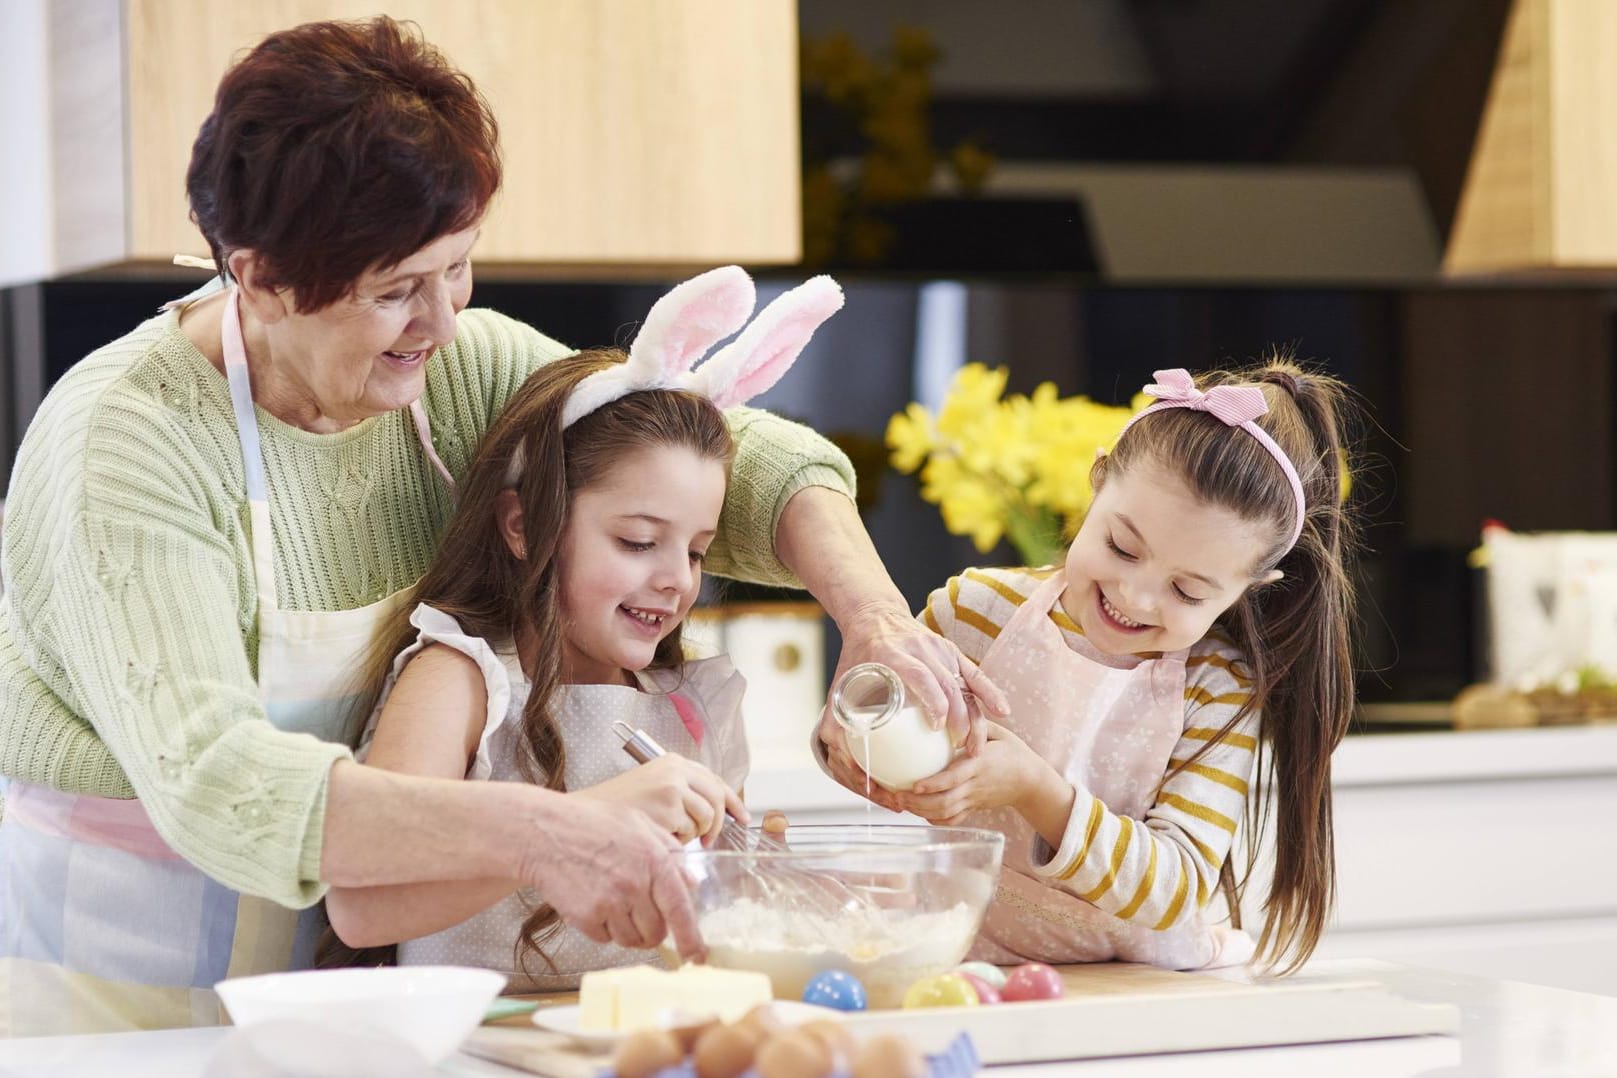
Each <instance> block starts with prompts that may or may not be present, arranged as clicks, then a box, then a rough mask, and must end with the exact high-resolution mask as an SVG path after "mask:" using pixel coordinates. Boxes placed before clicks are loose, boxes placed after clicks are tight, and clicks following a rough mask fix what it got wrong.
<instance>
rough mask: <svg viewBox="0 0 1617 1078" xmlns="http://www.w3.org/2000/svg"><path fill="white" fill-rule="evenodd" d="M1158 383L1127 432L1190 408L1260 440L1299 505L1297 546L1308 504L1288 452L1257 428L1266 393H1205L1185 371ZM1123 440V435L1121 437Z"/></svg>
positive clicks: (1221, 389) (1248, 389)
mask: <svg viewBox="0 0 1617 1078" xmlns="http://www.w3.org/2000/svg"><path fill="white" fill-rule="evenodd" d="M1156 379H1157V380H1156V382H1155V383H1153V384H1152V385H1148V386H1146V387H1145V389H1144V390H1142V392H1144V393H1145V394H1146V395H1147V396H1150V397H1155V398H1156V402H1155V403H1154V404H1152V405H1151V406H1150V407H1149V408H1146V409H1145V410H1144V411H1142V412H1140V413H1139V414H1137V415H1136V416H1134V418H1132V419H1130V420H1129V421H1128V423H1126V424H1125V425H1124V427H1123V431H1124V432H1127V431H1128V429H1129V427H1132V426H1134V424H1136V423H1138V422H1139V421H1140V420H1141V419H1142V418H1143V417H1145V416H1148V415H1150V414H1151V413H1152V412H1160V411H1162V410H1163V409H1165V408H1189V409H1190V410H1191V411H1193V412H1206V413H1208V414H1209V415H1211V416H1213V417H1214V418H1216V419H1218V420H1219V421H1220V422H1221V423H1224V424H1225V425H1226V426H1231V427H1240V428H1241V429H1242V430H1244V431H1246V432H1247V433H1248V434H1250V435H1252V437H1254V438H1256V439H1257V440H1258V444H1259V445H1261V446H1263V448H1264V449H1266V450H1268V453H1269V455H1270V456H1271V457H1273V458H1274V459H1275V463H1277V464H1279V465H1280V470H1281V471H1282V472H1284V473H1285V475H1286V482H1288V483H1290V484H1291V496H1292V497H1293V498H1294V499H1295V500H1296V502H1297V522H1296V523H1295V524H1294V525H1293V526H1292V529H1291V539H1290V540H1289V541H1287V543H1286V549H1287V550H1290V549H1291V548H1292V547H1294V546H1296V545H1297V537H1298V536H1300V535H1302V533H1303V515H1304V514H1305V513H1306V512H1307V506H1308V501H1307V499H1306V498H1304V497H1303V481H1302V479H1301V478H1299V477H1298V475H1297V469H1296V467H1295V466H1293V465H1292V463H1291V458H1290V457H1288V456H1286V451H1285V450H1284V449H1281V448H1280V445H1279V444H1278V443H1277V442H1276V441H1275V440H1274V439H1273V438H1271V437H1269V432H1268V431H1266V430H1264V429H1263V428H1262V427H1260V426H1258V424H1257V418H1258V416H1260V415H1263V414H1265V413H1266V412H1268V411H1269V402H1268V401H1267V400H1265V399H1264V396H1263V390H1261V389H1259V388H1258V387H1257V386H1255V385H1245V386H1214V387H1213V388H1212V389H1209V390H1208V391H1207V392H1205V393H1203V392H1202V391H1201V390H1199V389H1197V388H1196V382H1195V381H1194V380H1193V379H1192V378H1191V377H1190V372H1189V371H1187V370H1185V369H1184V368H1183V367H1176V368H1174V369H1173V370H1167V371H1157V372H1156ZM1118 437H1119V438H1122V434H1121V433H1120V434H1119V435H1118Z"/></svg>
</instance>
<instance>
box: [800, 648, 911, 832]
mask: <svg viewBox="0 0 1617 1078" xmlns="http://www.w3.org/2000/svg"><path fill="white" fill-rule="evenodd" d="M844 654H846V652H844ZM818 736H819V738H820V741H821V742H822V743H823V744H824V745H825V765H826V769H827V770H828V771H830V772H831V777H832V778H834V779H836V780H837V781H838V782H839V783H841V784H842V785H843V786H845V787H847V788H848V789H850V790H852V791H853V792H854V793H856V794H858V795H859V796H860V797H866V798H869V799H870V801H871V802H872V803H873V804H877V805H880V806H881V807H882V808H884V809H886V810H887V811H889V812H903V811H904V808H903V806H901V805H900V804H899V803H898V795H897V794H895V793H893V792H892V791H891V790H889V789H887V788H886V787H885V786H883V785H882V784H881V783H879V782H877V781H876V780H875V779H873V778H871V777H870V776H869V775H867V774H865V771H864V769H863V768H862V767H860V766H859V765H858V764H856V763H854V760H853V755H852V754H851V753H849V752H848V739H847V737H846V736H845V735H844V734H843V732H842V726H841V725H840V724H839V723H838V722H837V720H836V719H834V718H832V717H831V712H830V709H827V710H826V711H825V712H824V713H823V714H822V715H821V716H820V728H819V731H818Z"/></svg>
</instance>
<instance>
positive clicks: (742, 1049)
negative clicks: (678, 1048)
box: [695, 1023, 764, 1078]
mask: <svg viewBox="0 0 1617 1078" xmlns="http://www.w3.org/2000/svg"><path fill="white" fill-rule="evenodd" d="M763 1039H764V1035H763V1034H762V1033H760V1032H758V1031H757V1030H756V1029H754V1028H752V1027H751V1026H747V1025H742V1024H740V1023H737V1024H736V1025H733V1026H714V1027H713V1028H712V1029H709V1030H707V1031H706V1032H705V1033H703V1034H702V1035H701V1036H700V1037H699V1038H697V1041H696V1056H695V1062H696V1078H736V1076H737V1075H739V1074H741V1073H742V1072H743V1071H745V1070H746V1069H747V1068H748V1067H750V1066H752V1059H753V1056H755V1055H757V1054H758V1045H759V1044H761V1043H762V1042H763Z"/></svg>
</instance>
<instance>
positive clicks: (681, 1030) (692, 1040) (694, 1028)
mask: <svg viewBox="0 0 1617 1078" xmlns="http://www.w3.org/2000/svg"><path fill="white" fill-rule="evenodd" d="M718 1028H719V1020H718V1019H717V1018H709V1019H707V1020H706V1021H703V1022H694V1023H692V1024H691V1025H688V1026H675V1027H674V1028H673V1029H671V1030H669V1031H668V1032H670V1033H672V1034H673V1035H674V1039H675V1040H677V1041H678V1042H679V1046H680V1047H681V1048H683V1049H684V1050H685V1054H686V1055H690V1054H691V1052H693V1051H694V1050H695V1049H696V1042H697V1041H699V1040H701V1039H702V1034H704V1033H706V1032H707V1031H708V1030H710V1029H718Z"/></svg>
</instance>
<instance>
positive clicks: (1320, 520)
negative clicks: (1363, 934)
mask: <svg viewBox="0 0 1617 1078" xmlns="http://www.w3.org/2000/svg"><path fill="white" fill-rule="evenodd" d="M1196 382H1197V385H1198V386H1199V387H1201V388H1202V389H1207V388H1210V387H1212V386H1215V385H1229V384H1253V383H1255V384H1257V385H1258V386H1259V388H1261V389H1262V391H1263V395H1264V397H1265V398H1266V399H1267V401H1268V404H1269V411H1268V413H1267V414H1266V415H1264V416H1262V417H1261V418H1259V419H1258V420H1257V422H1258V424H1259V425H1260V426H1261V427H1262V428H1263V429H1264V430H1265V431H1267V432H1268V433H1269V436H1270V437H1271V438H1273V439H1274V440H1275V442H1276V443H1278V444H1279V445H1280V447H1281V448H1282V449H1284V450H1285V452H1286V455H1287V456H1288V457H1290V458H1291V461H1292V464H1293V466H1294V467H1295V468H1296V469H1297V474H1298V477H1299V478H1300V479H1301V480H1302V484H1303V495H1304V499H1305V502H1306V505H1307V511H1306V513H1305V514H1304V519H1303V530H1302V534H1301V535H1300V536H1299V537H1298V539H1297V544H1296V546H1294V547H1292V548H1291V549H1290V550H1289V551H1288V550H1286V549H1285V543H1286V539H1287V537H1288V536H1289V535H1290V530H1291V527H1292V525H1293V524H1294V522H1295V520H1296V512H1297V508H1296V503H1295V500H1294V497H1293V495H1292V492H1291V488H1290V485H1289V484H1288V483H1287V481H1286V479H1285V475H1284V473H1283V472H1282V471H1281V468H1280V465H1279V464H1278V463H1277V462H1276V461H1275V459H1274V458H1273V457H1271V456H1270V455H1269V453H1268V452H1267V451H1266V450H1265V449H1264V447H1263V446H1262V445H1261V444H1260V443H1259V442H1258V440H1257V439H1256V438H1253V437H1252V436H1251V435H1249V434H1247V433H1246V432H1244V431H1242V430H1240V429H1239V428H1237V427H1230V426H1226V425H1225V424H1224V423H1222V422H1221V421H1219V420H1218V419H1216V418H1214V417H1213V416H1211V415H1208V414H1206V413H1202V412H1194V411H1190V410H1187V409H1183V408H1174V409H1162V410H1161V411H1160V412H1156V413H1150V414H1148V415H1147V416H1146V417H1145V418H1144V419H1142V420H1141V421H1140V422H1138V423H1136V424H1135V425H1134V426H1133V427H1131V428H1130V429H1129V431H1128V433H1127V434H1125V435H1124V437H1122V438H1121V439H1119V441H1118V444H1117V447H1116V448H1115V449H1114V450H1113V451H1112V453H1111V454H1110V455H1109V456H1108V457H1106V458H1103V459H1102V460H1100V461H1098V462H1097V463H1096V466H1095V468H1096V472H1095V476H1094V478H1095V486H1096V488H1097V489H1098V488H1099V485H1100V483H1101V481H1103V480H1104V478H1105V477H1106V476H1107V475H1111V474H1121V473H1122V472H1125V471H1127V470H1128V469H1129V468H1130V467H1131V466H1133V465H1134V464H1135V463H1137V462H1139V461H1141V460H1146V461H1149V462H1151V463H1154V464H1156V465H1158V466H1161V467H1163V468H1166V469H1168V470H1171V471H1172V472H1173V473H1174V474H1176V475H1179V476H1180V477H1181V478H1182V479H1183V480H1184V482H1185V483H1186V485H1187V486H1188V487H1189V488H1190V490H1191V491H1192V492H1193V493H1194V494H1195V495H1196V496H1197V497H1198V498H1200V499H1202V500H1203V501H1205V502H1207V503H1209V504H1212V505H1218V506H1222V507H1224V508H1227V509H1230V510H1232V511H1233V512H1235V513H1237V514H1239V515H1240V516H1241V517H1242V518H1244V519H1248V520H1260V521H1266V522H1270V523H1272V524H1273V526H1274V531H1273V534H1274V543H1273V545H1272V546H1271V547H1270V548H1269V549H1268V550H1267V551H1266V552H1265V554H1264V556H1263V558H1262V559H1260V561H1259V562H1258V564H1257V566H1256V568H1255V575H1256V576H1262V575H1263V574H1265V573H1267V572H1268V571H1269V570H1271V569H1276V568H1278V569H1280V570H1281V572H1282V573H1283V574H1284V576H1283V578H1282V579H1281V580H1279V581H1277V582H1275V583H1274V584H1260V585H1256V586H1254V587H1251V588H1249V589H1247V591H1246V592H1245V594H1243V595H1242V597H1241V598H1240V599H1239V600H1238V601H1237V602H1236V603H1235V605H1234V606H1232V607H1231V608H1230V609H1229V610H1228V611H1226V612H1225V613H1224V615H1223V616H1222V618H1221V619H1220V623H1221V624H1222V625H1223V626H1224V628H1225V629H1227V630H1228V631H1229V632H1230V633H1231V635H1233V636H1234V638H1235V642H1236V644H1237V646H1239V647H1240V649H1241V651H1242V652H1243V654H1244V656H1245V659H1246V663H1247V665H1248V667H1249V668H1250V672H1251V674H1252V681H1253V688H1252V693H1251V696H1250V698H1249V700H1248V702H1247V703H1246V704H1245V705H1243V706H1242V708H1241V709H1240V711H1239V712H1238V713H1237V714H1236V715H1235V717H1234V718H1232V719H1231V720H1230V721H1229V722H1228V723H1227V724H1226V725H1225V726H1224V727H1223V729H1221V730H1220V731H1219V736H1218V738H1217V739H1215V740H1214V741H1210V742H1208V744H1207V745H1206V746H1204V747H1203V748H1202V749H1201V750H1200V751H1199V752H1198V753H1197V754H1196V755H1195V756H1194V757H1192V758H1191V759H1190V760H1188V761H1186V762H1185V763H1184V764H1182V765H1180V767H1179V768H1178V769H1176V772H1175V773H1177V771H1178V770H1183V768H1185V767H1189V766H1190V765H1191V764H1193V763H1195V762H1196V760H1197V759H1199V758H1200V757H1201V756H1202V755H1203V754H1205V753H1206V751H1207V749H1208V748H1210V747H1211V746H1212V745H1214V744H1216V743H1217V742H1218V741H1222V740H1223V739H1224V737H1225V736H1226V735H1227V734H1229V733H1230V731H1231V730H1232V729H1233V728H1234V727H1235V726H1236V725H1237V724H1238V723H1239V722H1240V721H1241V720H1242V719H1243V718H1244V717H1245V716H1246V715H1248V714H1249V713H1250V712H1251V711H1252V710H1253V709H1258V710H1259V712H1260V715H1261V718H1260V731H1259V733H1260V737H1259V744H1260V748H1259V757H1258V766H1257V775H1256V777H1255V778H1256V793H1255V795H1254V798H1253V800H1252V802H1251V803H1250V806H1249V809H1250V811H1249V812H1248V814H1247V834H1248V864H1247V873H1246V874H1247V875H1249V874H1250V872H1251V867H1252V864H1253V862H1254V861H1255V859H1256V857H1257V837H1256V836H1258V835H1260V834H1261V833H1262V825H1263V822H1264V820H1265V819H1266V818H1267V815H1268V813H1269V810H1270V805H1269V792H1268V791H1269V789H1270V787H1271V786H1272V791H1273V796H1274V798H1275V800H1276V801H1277V802H1278V804H1277V807H1276V808H1275V810H1274V820H1275V832H1274V834H1275V867H1274V878H1273V882H1272V884H1271V886H1270V889H1269V894H1268V896H1267V898H1266V899H1265V901H1264V904H1263V910H1264V925H1263V931H1262V933H1261V934H1260V935H1259V937H1258V952H1259V954H1260V955H1261V956H1263V959H1264V961H1265V962H1266V963H1267V965H1268V966H1269V967H1270V968H1271V969H1278V970H1279V971H1280V972H1282V973H1289V972H1293V971H1295V970H1296V969H1297V968H1298V967H1300V966H1301V965H1302V964H1303V963H1304V962H1305V961H1306V960H1307V959H1308V956H1309V955H1310V954H1311V953H1313V950H1314V948H1315V946H1317V945H1318V943H1319V938H1320V935H1321V934H1322V933H1323V932H1324V930H1325V922H1326V919H1327V918H1328V916H1329V915H1330V910H1331V904H1332V902H1333V901H1334V899H1335V891H1336V859H1335V851H1334V848H1333V845H1332V837H1331V753H1332V752H1333V751H1334V750H1335V748H1336V746H1337V744H1338V743H1339V742H1340V741H1341V740H1342V735H1343V734H1345V733H1346V732H1347V728H1348V722H1349V720H1350V719H1351V718H1352V713H1353V705H1354V670H1353V660H1352V652H1351V646H1350V640H1349V635H1350V626H1351V625H1352V624H1353V619H1354V611H1355V606H1356V600H1355V595H1354V587H1353V580H1352V577H1351V575H1350V572H1349V568H1348V562H1349V559H1350V558H1351V557H1352V556H1353V555H1354V554H1355V553H1356V552H1357V549H1358V527H1357V523H1356V521H1355V519H1354V517H1353V514H1352V513H1351V512H1350V511H1349V507H1348V505H1347V504H1346V503H1345V502H1344V499H1343V496H1342V492H1343V490H1344V488H1345V484H1344V482H1343V469H1344V468H1345V467H1346V466H1347V456H1346V445H1347V434H1348V431H1347V430H1346V429H1345V427H1346V423H1347V421H1348V417H1349V415H1350V408H1349V399H1348V391H1347V389H1346V387H1345V386H1344V385H1343V384H1342V383H1341V382H1338V381H1336V380H1335V379H1333V378H1329V377H1327V376H1325V375H1323V374H1319V373H1317V372H1313V371H1309V370H1305V369H1304V368H1303V367H1301V366H1300V365H1298V364H1297V363H1295V362H1293V361H1292V360H1290V359H1289V358H1287V357H1284V356H1279V355H1276V356H1275V357H1273V358H1271V359H1270V360H1268V361H1267V362H1265V363H1263V364H1261V365H1259V366H1256V367H1253V368H1251V369H1249V370H1245V371H1238V372H1233V373H1231V372H1225V371H1211V372H1207V373H1204V374H1202V375H1200V376H1198V377H1197V379H1196ZM1266 767H1267V775H1266ZM1221 876H1222V881H1221V882H1222V883H1223V885H1224V887H1225V890H1226V893H1228V894H1230V895H1231V899H1232V901H1231V911H1232V914H1233V916H1235V917H1236V919H1237V921H1236V923H1237V924H1239V916H1240V911H1239V899H1240V894H1239V892H1240V891H1241V890H1243V889H1244V884H1245V879H1244V878H1243V880H1242V883H1241V886H1239V887H1237V886H1236V885H1235V884H1234V877H1233V874H1232V872H1231V869H1230V865H1229V862H1228V860H1226V862H1225V864H1224V865H1223V866H1222V868H1221Z"/></svg>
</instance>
